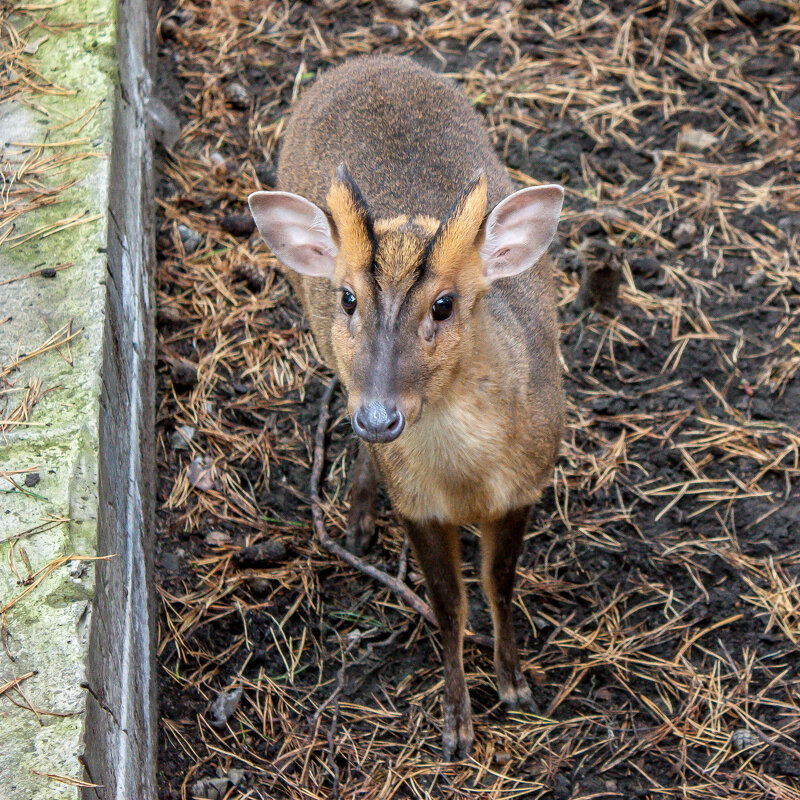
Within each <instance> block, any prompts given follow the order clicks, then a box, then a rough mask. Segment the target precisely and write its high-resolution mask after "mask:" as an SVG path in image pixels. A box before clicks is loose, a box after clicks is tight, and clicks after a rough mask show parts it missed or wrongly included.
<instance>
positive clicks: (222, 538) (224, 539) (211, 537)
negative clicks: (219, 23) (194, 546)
mask: <svg viewBox="0 0 800 800" xmlns="http://www.w3.org/2000/svg"><path fill="white" fill-rule="evenodd" d="M231 541H233V540H232V539H231V537H230V535H229V534H227V533H225V532H224V531H209V532H208V533H207V534H206V544H207V545H208V546H209V547H224V546H225V545H226V544H230V543H231Z"/></svg>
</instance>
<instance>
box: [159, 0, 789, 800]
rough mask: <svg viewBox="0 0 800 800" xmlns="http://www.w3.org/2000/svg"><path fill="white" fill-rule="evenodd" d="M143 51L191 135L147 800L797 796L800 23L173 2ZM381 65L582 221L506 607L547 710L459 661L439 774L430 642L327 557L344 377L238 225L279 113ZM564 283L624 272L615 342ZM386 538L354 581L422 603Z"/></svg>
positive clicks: (605, 319)
mask: <svg viewBox="0 0 800 800" xmlns="http://www.w3.org/2000/svg"><path fill="white" fill-rule="evenodd" d="M159 36H160V46H161V52H160V63H161V72H160V80H161V83H162V89H163V94H164V96H165V97H166V98H167V99H168V103H169V104H170V105H171V106H172V107H173V108H174V109H175V110H176V111H177V113H178V115H179V117H180V120H181V124H182V130H181V135H180V138H179V140H178V141H177V143H175V144H174V146H172V147H171V148H169V149H168V150H167V149H165V150H163V151H162V158H161V181H160V189H159V193H160V199H159V204H160V235H159V297H158V299H159V317H158V320H159V352H160V361H159V371H160V376H159V387H160V389H159V392H160V395H159V416H158V437H159V475H160V486H161V508H162V510H161V518H160V519H161V521H160V530H159V557H158V562H159V568H160V585H159V594H160V600H161V617H160V645H159V674H160V684H161V704H162V705H161V715H162V740H161V768H160V770H161V786H162V798H164V800H167V798H178V797H181V798H185V797H192V796H196V797H217V796H219V797H222V796H225V797H228V798H240V797H241V798H251V797H252V798H256V797H257V798H298V799H299V798H304V799H308V798H328V797H337V796H338V797H341V798H375V799H377V798H393V797H395V798H423V797H431V798H439V797H442V798H445V797H446V798H449V797H464V798H467V797H470V798H472V797H475V798H512V797H525V798H528V797H530V798H538V797H548V798H555V799H557V800H566V798H575V799H576V800H577V798H586V799H587V800H588V798H594V797H611V798H613V797H621V798H626V799H628V798H653V799H655V798H672V797H676V798H677V797H681V798H691V799H692V800H701V798H703V799H705V798H731V799H732V800H756V798H782V799H784V798H785V799H791V798H800V753H799V752H798V750H797V745H796V744H795V741H794V740H795V738H796V736H797V731H798V729H800V676H799V675H798V665H800V659H799V658H798V644H799V643H800V548H799V547H798V542H799V541H800V482H799V481H798V475H800V433H799V432H798V426H799V423H798V420H799V419H800V412H799V411H798V409H800V384H798V378H797V372H798V369H800V317H799V316H798V311H799V310H800V157H799V156H800V130H799V129H798V115H800V88H799V87H800V8H798V6H797V5H796V4H794V3H788V2H787V3H776V4H774V5H773V4H768V3H758V2H747V1H745V2H741V3H740V4H739V5H738V6H737V5H736V4H735V3H734V2H732V0H720V1H715V0H711V1H710V2H704V1H703V0H674V1H673V2H664V3H660V2H656V0H653V1H652V2H640V3H622V2H605V3H603V2H579V1H577V2H571V3H547V2H542V3H537V2H525V3H521V2H501V3H494V2H469V3H466V2H462V3H457V2H456V3H451V2H432V3H423V4H422V6H421V7H420V8H419V9H417V10H416V11H415V12H414V13H413V15H412V16H411V17H401V16H398V14H397V12H396V11H392V10H390V9H389V7H388V6H385V5H382V4H373V3H364V2H361V3H344V2H325V3H318V4H305V3H277V2H264V0H256V1H255V2H242V0H215V2H213V3H211V2H202V3H201V2H192V1H191V0H181V1H180V2H178V3H177V5H176V6H174V7H173V6H169V7H167V8H165V9H164V10H163V12H162V14H161V16H160V25H159ZM375 51H380V52H394V53H404V54H410V55H412V56H413V57H415V58H416V59H418V60H419V61H421V62H423V63H425V64H427V65H429V66H431V67H432V68H433V69H435V70H437V71H441V72H444V73H447V74H449V75H450V76H451V77H452V78H453V79H454V80H456V81H458V82H459V83H460V84H461V85H462V86H463V88H464V90H465V91H466V92H467V94H468V95H469V96H470V97H471V98H472V100H473V102H474V103H475V105H476V107H477V108H478V109H479V110H480V111H481V112H482V113H483V114H484V115H485V117H486V121H487V124H488V125H489V127H490V129H491V131H492V135H493V138H494V141H495V143H496V147H497V150H498V152H500V153H501V154H502V155H503V157H504V158H505V161H506V163H507V164H508V167H509V169H510V171H511V174H512V176H513V177H514V178H515V179H516V180H518V181H519V182H520V183H521V184H531V183H535V182H553V181H559V182H561V183H563V184H564V186H565V187H566V189H567V198H566V204H565V214H564V219H563V222H562V224H561V227H560V234H559V242H558V244H557V245H555V246H554V254H555V256H556V259H557V262H558V264H559V266H560V267H561V270H560V271H559V274H558V288H559V297H560V307H561V317H562V323H563V340H562V342H563V348H562V349H563V355H564V360H565V365H566V370H567V391H568V396H569V403H570V410H569V428H568V432H567V436H566V439H565V442H564V448H563V456H562V458H561V460H560V462H559V464H558V467H557V469H556V473H555V476H554V483H553V488H552V489H551V490H548V492H547V493H546V495H545V497H544V498H543V501H542V503H541V504H540V506H539V507H538V508H537V509H536V510H535V512H534V515H533V518H532V520H531V524H530V529H529V534H528V539H527V542H526V546H525V549H524V552H523V556H522V559H521V568H520V575H519V586H518V592H517V599H516V611H515V613H516V617H517V621H518V624H517V628H518V635H519V642H520V646H521V652H522V657H523V660H524V664H525V667H526V669H527V672H528V675H529V677H530V679H531V682H532V684H533V685H534V687H535V689H534V692H535V695H536V699H537V701H538V702H539V705H540V707H541V708H542V710H543V713H542V716H538V717H536V716H532V715H530V714H521V713H520V714H516V713H515V714H511V715H509V716H506V715H504V714H503V713H502V712H501V710H500V709H499V708H498V706H497V703H496V696H495V690H494V685H493V680H492V668H491V654H490V653H489V652H487V651H486V650H485V649H484V648H481V647H478V646H475V645H472V644H468V645H467V648H466V666H467V671H468V681H469V684H470V689H471V692H472V697H473V706H474V710H475V713H476V720H475V721H476V748H475V753H474V757H473V758H472V759H471V760H469V761H467V762H462V763H459V764H453V765H444V764H441V763H439V761H438V752H439V723H440V713H441V711H440V706H439V702H438V693H439V689H440V686H441V673H440V669H439V666H438V650H439V645H438V640H437V634H436V632H435V630H433V629H432V628H431V627H430V626H429V625H428V624H427V623H426V622H424V621H423V620H421V618H420V617H419V616H418V614H417V613H416V612H414V611H412V610H410V609H409V608H408V607H406V606H405V605H404V604H403V603H402V602H401V601H400V600H398V598H397V597H396V596H395V595H393V594H390V593H389V592H388V591H387V590H385V589H383V588H382V587H380V586H379V585H378V584H376V583H374V582H372V581H371V580H370V579H369V578H367V577H366V576H365V575H363V574H361V573H360V572H358V571H356V570H354V569H352V568H351V567H348V566H346V565H345V564H343V563H342V562H341V561H339V560H338V559H336V558H335V557H333V556H331V555H329V554H327V553H326V552H325V551H324V550H323V549H321V548H320V547H319V545H318V544H317V542H316V541H315V539H314V535H313V532H312V525H311V510H310V505H309V499H308V491H309V490H308V486H309V474H310V464H311V457H312V447H313V433H314V427H315V424H316V419H317V416H318V401H319V398H320V396H321V394H322V391H323V385H324V382H325V381H326V380H327V379H328V377H329V374H328V373H327V372H326V371H325V369H324V368H322V367H321V366H320V363H319V361H318V358H317V356H316V353H315V349H314V345H313V342H312V340H311V338H310V335H309V332H308V330H307V328H306V327H305V325H304V323H303V320H302V318H301V316H300V314H299V311H298V306H297V304H296V302H295V300H294V298H293V297H292V295H291V292H290V290H289V287H288V284H287V282H286V281H285V279H284V278H283V277H282V276H281V275H280V273H279V272H277V271H276V270H275V262H274V260H273V259H272V257H271V256H270V255H269V254H268V253H267V251H266V248H265V247H264V246H263V245H262V244H260V242H259V241H258V239H257V237H256V236H253V235H251V234H252V228H251V226H250V225H249V219H248V217H247V215H246V213H245V212H246V206H245V198H246V196H247V194H248V193H249V192H250V191H252V190H253V189H255V188H259V187H262V188H267V187H270V186H272V185H273V181H274V174H275V173H274V162H275V159H276V155H277V148H278V146H279V143H280V134H281V131H282V129H283V125H284V118H285V114H286V112H287V109H288V107H289V105H290V102H291V100H292V98H293V97H295V96H296V95H297V94H298V93H299V92H301V91H302V89H303V86H304V85H306V84H307V83H308V82H309V81H311V80H313V77H314V76H315V75H316V73H317V71H318V70H320V69H325V68H326V67H328V66H330V65H333V64H336V63H339V62H340V61H341V60H342V59H344V58H346V57H348V56H350V55H353V54H357V53H368V52H375ZM583 268H587V269H595V270H596V269H609V270H612V271H617V270H618V271H621V275H622V288H621V293H620V304H619V308H618V311H617V313H616V314H615V315H609V314H602V313H597V312H583V313H579V312H578V311H577V310H576V308H575V306H574V300H575V297H576V295H577V293H578V288H579V278H580V271H581V269H583ZM342 408H343V405H342V401H341V398H340V397H336V398H335V399H334V412H335V413H334V418H335V422H334V423H333V424H332V426H331V431H330V436H329V442H328V449H327V456H328V458H327V462H326V468H325V473H324V481H325V483H324V489H323V492H324V506H325V519H326V524H327V526H328V530H329V532H330V533H331V535H332V536H333V537H334V538H340V537H341V536H342V530H343V525H344V520H345V513H346V508H347V505H346V487H347V477H348V470H349V463H350V462H349V458H350V457H351V456H352V453H353V446H354V443H353V437H352V434H351V432H350V429H349V423H348V422H347V420H346V418H344V417H343V415H342ZM182 426H183V427H182ZM181 431H183V433H181ZM379 527H380V538H379V542H378V544H377V545H376V547H375V549H374V550H373V552H372V553H371V554H370V556H369V560H370V562H371V563H373V564H375V565H377V566H379V567H381V568H383V569H385V570H386V571H388V572H390V573H392V574H398V573H399V574H400V575H401V577H402V578H403V580H404V581H405V582H406V583H407V584H408V585H409V586H410V587H411V588H413V589H415V590H416V591H417V592H418V593H419V594H423V595H424V586H423V584H422V582H421V579H420V576H419V575H418V574H417V572H416V567H415V565H414V563H413V561H411V562H410V563H408V564H407V566H406V565H405V563H406V549H405V545H404V537H403V534H402V531H401V530H400V529H399V527H398V525H397V523H396V521H395V519H394V517H393V516H392V514H391V511H390V510H389V509H388V508H386V507H384V511H383V514H382V516H381V519H380V522H379ZM464 546H465V554H466V566H465V570H466V577H467V581H468V587H469V592H470V598H471V616H470V622H469V624H470V627H471V628H472V629H473V630H474V631H476V632H477V633H484V634H486V633H490V621H489V615H488V613H487V610H486V608H485V606H484V604H483V600H482V598H481V595H480V592H479V590H478V584H477V571H476V565H475V561H474V555H475V553H476V547H475V542H474V539H473V536H472V534H470V533H469V532H465V534H464ZM237 688H240V689H242V690H243V691H242V693H241V696H240V697H239V698H238V704H237V703H236V698H237V697H238V693H237V694H235V695H234V697H233V701H232V702H230V703H228V708H227V709H225V708H222V709H221V708H220V704H219V703H218V704H217V705H215V706H213V707H212V704H213V703H214V701H215V700H218V698H219V697H220V693H221V692H226V691H227V692H230V691H232V690H233V691H235V690H236V689H237ZM223 699H224V696H223ZM223 705H224V704H223ZM215 712H216V722H215ZM231 770H233V772H232V771H231ZM236 770H242V771H243V772H242V773H241V774H240V773H237V772H236ZM209 778H213V779H216V782H214V783H212V782H209V781H208V779H209ZM228 778H230V779H231V780H228ZM217 792H221V794H217Z"/></svg>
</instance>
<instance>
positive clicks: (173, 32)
mask: <svg viewBox="0 0 800 800" xmlns="http://www.w3.org/2000/svg"><path fill="white" fill-rule="evenodd" d="M179 32H180V26H179V25H178V21H177V20H176V19H175V18H174V17H167V18H166V19H165V20H163V21H162V22H161V35H162V36H163V37H164V38H165V39H177V38H178V34H179Z"/></svg>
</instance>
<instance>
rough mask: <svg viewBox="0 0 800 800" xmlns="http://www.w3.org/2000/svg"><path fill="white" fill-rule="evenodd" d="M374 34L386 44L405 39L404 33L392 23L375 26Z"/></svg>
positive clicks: (373, 28) (373, 27)
mask: <svg viewBox="0 0 800 800" xmlns="http://www.w3.org/2000/svg"><path fill="white" fill-rule="evenodd" d="M372 33H373V34H374V35H375V37H376V38H378V39H382V40H383V41H384V42H399V41H400V40H401V39H402V38H403V31H401V30H400V28H398V27H397V25H395V24H394V23H392V22H390V23H386V24H383V25H373V26H372Z"/></svg>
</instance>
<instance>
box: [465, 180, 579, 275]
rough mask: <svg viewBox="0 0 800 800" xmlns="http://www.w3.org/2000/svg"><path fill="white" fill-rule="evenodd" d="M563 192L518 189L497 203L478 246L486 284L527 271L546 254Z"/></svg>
mask: <svg viewBox="0 0 800 800" xmlns="http://www.w3.org/2000/svg"><path fill="white" fill-rule="evenodd" d="M563 202H564V190H563V189H562V188H561V187H560V186H558V185H556V184H549V185H547V186H531V187H530V188H528V189H520V191H518V192H514V194H512V195H509V196H508V197H506V199H505V200H503V201H502V202H500V203H498V205H497V206H496V207H495V209H494V211H492V213H491V214H489V216H488V218H487V220H486V226H485V230H486V236H485V238H484V241H483V244H482V245H481V246H480V254H481V258H482V259H483V274H484V277H485V278H486V280H487V281H489V282H491V281H494V280H497V279H498V278H508V277H510V276H512V275H518V274H519V273H520V272H524V271H525V270H526V269H530V268H531V267H532V266H534V265H535V264H536V262H537V261H538V260H539V259H540V258H541V257H542V256H543V255H544V254H545V251H546V250H547V248H548V247H549V245H550V242H551V241H553V237H554V236H555V233H556V227H557V226H558V217H559V214H560V213H561V205H562V204H563Z"/></svg>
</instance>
